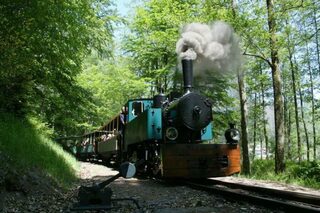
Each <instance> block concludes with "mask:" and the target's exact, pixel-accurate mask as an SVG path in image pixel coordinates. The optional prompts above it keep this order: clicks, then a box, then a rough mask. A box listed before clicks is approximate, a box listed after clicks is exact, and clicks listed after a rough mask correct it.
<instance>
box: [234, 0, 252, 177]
mask: <svg viewBox="0 0 320 213" xmlns="http://www.w3.org/2000/svg"><path fill="white" fill-rule="evenodd" d="M231 3H232V7H231V8H232V14H233V18H234V19H236V18H237V17H236V16H237V13H236V7H237V5H236V2H235V1H234V0H232V2H231ZM237 71H238V86H239V96H240V110H241V146H242V172H243V173H244V174H250V159H249V149H248V129H247V103H246V102H247V98H246V91H245V85H244V72H242V73H241V71H240V69H238V70H237Z"/></svg>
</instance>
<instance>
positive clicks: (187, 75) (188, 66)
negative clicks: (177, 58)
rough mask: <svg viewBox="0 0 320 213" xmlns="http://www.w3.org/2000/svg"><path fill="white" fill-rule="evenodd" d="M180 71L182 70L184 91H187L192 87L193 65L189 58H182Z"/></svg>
mask: <svg viewBox="0 0 320 213" xmlns="http://www.w3.org/2000/svg"><path fill="white" fill-rule="evenodd" d="M181 62H182V72H183V84H184V85H183V88H184V92H185V93H188V92H190V91H191V89H192V80H193V66H192V60H191V59H182V61H181Z"/></svg>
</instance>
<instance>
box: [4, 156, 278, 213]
mask: <svg viewBox="0 0 320 213" xmlns="http://www.w3.org/2000/svg"><path fill="white" fill-rule="evenodd" d="M80 164H81V167H80V171H79V178H80V182H79V183H78V184H76V185H75V186H74V187H72V188H71V189H69V190H63V189H61V188H59V187H58V186H55V187H51V188H50V187H48V186H46V185H50V184H44V185H45V186H46V187H43V184H41V185H38V186H36V187H34V190H29V191H28V192H22V191H13V192H4V191H3V190H2V193H1V194H0V195H1V196H0V210H1V204H2V207H3V210H2V212H4V213H9V212H10V213H11V212H12V213H13V212H40V213H44V212H50V213H51V212H70V210H69V209H70V208H71V207H72V206H73V204H74V203H76V196H77V189H78V187H79V186H80V185H87V186H88V185H91V184H92V183H97V182H100V181H102V180H105V179H106V178H108V177H112V176H113V175H115V174H117V172H116V171H114V170H112V169H109V168H107V167H104V166H102V165H96V164H90V163H85V162H81V163H80ZM109 186H110V188H111V189H112V190H113V196H112V197H113V198H116V199H117V198H133V199H135V200H137V201H138V203H139V205H140V206H141V208H140V209H137V207H136V205H134V203H132V202H128V201H125V202H118V203H116V205H117V206H118V207H119V208H118V209H113V210H111V211H108V212H113V213H115V212H123V213H127V212H128V213H129V212H130V213H131V212H145V213H169V212H170V213H171V212H172V213H191V212H197V213H202V212H203V213H207V212H212V213H215V212H222V213H223V212H226V213H227V212H228V213H229V212H262V213H264V212H266V213H267V212H272V211H271V210H270V209H265V208H264V207H261V206H254V205H250V204H247V203H239V202H235V201H232V200H226V199H224V198H223V197H220V196H215V195H210V194H207V193H206V192H202V191H198V190H194V189H191V188H188V187H185V186H179V185H177V184H170V183H166V182H159V181H155V180H152V179H137V178H131V179H123V178H119V179H117V180H116V181H114V182H113V183H111V184H110V185H109ZM1 201H2V202H1ZM0 212H1V211H0ZM85 212H92V211H85ZM101 212H107V211H101ZM273 212H279V211H273Z"/></svg>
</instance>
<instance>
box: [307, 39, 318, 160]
mask: <svg viewBox="0 0 320 213" xmlns="http://www.w3.org/2000/svg"><path fill="white" fill-rule="evenodd" d="M306 51H307V57H308V59H310V54H309V46H308V43H307V42H306ZM307 63H308V71H309V72H308V73H309V79H310V89H311V108H312V133H313V160H316V157H317V152H316V147H317V135H316V121H315V104H314V91H313V89H314V86H313V73H312V69H311V64H310V60H307Z"/></svg>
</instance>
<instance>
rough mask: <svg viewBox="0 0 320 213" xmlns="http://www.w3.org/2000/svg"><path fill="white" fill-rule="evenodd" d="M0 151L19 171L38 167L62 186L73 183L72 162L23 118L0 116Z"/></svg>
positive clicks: (73, 169) (72, 160)
mask: <svg viewBox="0 0 320 213" xmlns="http://www.w3.org/2000/svg"><path fill="white" fill-rule="evenodd" d="M0 151H2V152H4V153H6V154H7V155H9V157H10V158H11V159H12V164H13V165H10V166H13V167H16V168H17V169H18V170H19V171H23V170H28V169H30V168H40V169H41V170H42V171H44V172H45V173H46V174H47V175H49V176H51V177H52V178H53V179H54V180H56V181H57V182H58V183H60V184H61V185H62V186H68V185H69V184H71V183H72V182H74V181H75V180H76V175H75V173H76V172H75V171H76V168H77V166H78V165H77V162H76V160H75V159H74V158H73V157H72V156H71V155H70V154H68V153H66V152H65V151H64V150H63V149H62V148H61V147H60V146H59V145H57V144H56V143H54V142H53V141H51V140H50V139H49V138H47V137H46V136H45V135H44V134H42V133H40V132H39V131H37V130H36V128H35V126H34V124H31V122H30V121H29V120H27V119H22V118H20V119H18V118H16V117H14V116H12V115H8V114H1V113H0ZM0 153H1V152H0Z"/></svg>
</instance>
